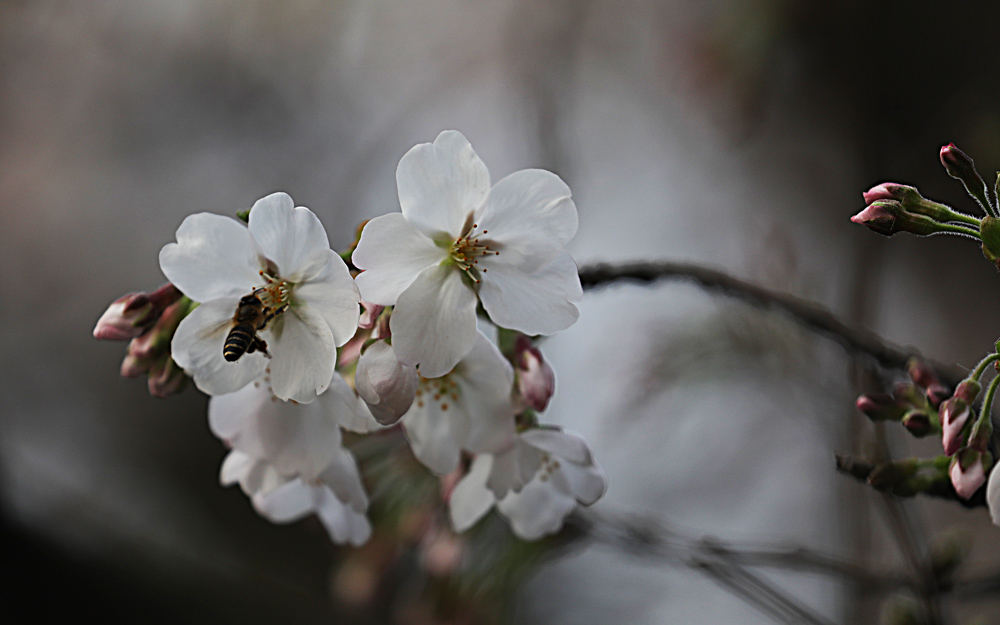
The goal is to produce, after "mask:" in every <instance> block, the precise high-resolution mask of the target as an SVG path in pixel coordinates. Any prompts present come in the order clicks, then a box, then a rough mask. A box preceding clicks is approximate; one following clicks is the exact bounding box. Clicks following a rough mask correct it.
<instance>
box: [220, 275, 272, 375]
mask: <svg viewBox="0 0 1000 625" xmlns="http://www.w3.org/2000/svg"><path fill="white" fill-rule="evenodd" d="M263 290H264V289H257V290H256V291H254V292H253V293H251V294H250V295H245V296H243V297H242V298H240V303H239V305H237V306H236V314H235V315H233V320H232V323H233V327H232V329H230V330H229V334H228V335H227V336H226V342H225V343H224V344H223V346H222V356H223V357H224V358H225V359H226V360H228V361H229V362H236V361H237V360H239V359H240V357H241V356H242V355H243V354H252V353H254V352H257V351H259V352H261V353H262V354H264V355H265V356H267V357H268V358H270V357H271V354H269V353H267V343H266V342H265V341H264V339H262V338H260V336H258V334H257V332H259V331H261V330H263V329H264V327H265V326H267V322H268V321H270V320H271V319H273V318H274V316H275V315H277V314H280V313H282V312H284V310H285V309H286V308H288V305H287V304H286V305H285V306H282V307H281V308H278V309H277V310H274V309H271V308H268V307H267V306H265V305H264V302H263V301H261V299H260V297H258V296H257V294H258V293H260V292H261V291H263Z"/></svg>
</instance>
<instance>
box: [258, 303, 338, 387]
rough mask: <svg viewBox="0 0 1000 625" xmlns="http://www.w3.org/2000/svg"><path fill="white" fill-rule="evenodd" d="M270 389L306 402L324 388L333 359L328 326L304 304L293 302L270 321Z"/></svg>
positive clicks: (335, 356)
mask: <svg viewBox="0 0 1000 625" xmlns="http://www.w3.org/2000/svg"><path fill="white" fill-rule="evenodd" d="M271 333H272V335H273V337H274V340H273V343H272V344H271V345H270V350H271V353H272V354H273V358H272V359H271V361H270V362H271V366H270V368H271V390H272V391H273V392H274V394H275V395H277V396H278V398H279V399H286V400H287V399H292V400H294V401H297V402H299V403H302V404H308V403H310V402H312V401H313V400H314V399H316V395H317V394H319V393H322V392H323V391H325V390H326V387H327V386H328V385H329V384H330V378H331V377H332V375H333V367H334V364H335V363H336V361H337V348H336V347H335V346H334V342H333V334H332V333H331V332H330V326H328V325H327V324H326V321H324V320H323V318H322V317H320V316H319V315H318V314H316V313H314V312H312V310H311V309H310V308H309V307H308V306H293V307H291V308H289V309H288V310H287V311H285V312H284V313H282V314H281V315H279V316H278V317H277V318H275V320H274V321H273V322H272V323H271Z"/></svg>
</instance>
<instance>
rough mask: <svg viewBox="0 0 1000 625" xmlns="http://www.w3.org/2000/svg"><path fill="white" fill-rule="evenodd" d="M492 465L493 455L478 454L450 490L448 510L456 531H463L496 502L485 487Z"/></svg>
mask: <svg viewBox="0 0 1000 625" xmlns="http://www.w3.org/2000/svg"><path fill="white" fill-rule="evenodd" d="M492 467H493V456H491V455H489V454H480V455H478V456H476V458H475V460H473V461H472V466H470V467H469V472H468V473H466V474H465V477H463V478H462V479H461V480H460V481H459V482H458V484H457V485H456V486H455V489H454V490H453V491H452V492H451V499H450V500H449V502H448V511H449V514H450V516H451V525H452V527H454V528H455V531H456V532H464V531H465V530H467V529H469V528H470V527H472V526H473V525H475V524H476V521H478V520H479V519H481V518H482V517H483V515H484V514H486V513H487V512H489V511H490V508H492V507H493V504H494V503H495V502H496V501H495V500H494V498H493V493H492V492H490V490H489V489H488V488H486V479H487V478H488V477H489V475H490V470H491V469H492Z"/></svg>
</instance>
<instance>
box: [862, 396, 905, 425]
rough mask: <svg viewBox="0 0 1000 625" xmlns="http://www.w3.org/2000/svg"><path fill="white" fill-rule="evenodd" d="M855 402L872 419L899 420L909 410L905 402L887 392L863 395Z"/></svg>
mask: <svg viewBox="0 0 1000 625" xmlns="http://www.w3.org/2000/svg"><path fill="white" fill-rule="evenodd" d="M855 404H856V405H857V407H858V410H860V411H861V412H863V413H864V414H865V415H866V416H867V417H868V418H869V419H871V420H872V421H898V420H899V419H901V418H903V415H904V414H906V410H907V406H906V405H905V404H903V403H901V402H899V401H897V400H896V399H895V398H894V397H892V396H891V395H887V394H885V393H872V394H870V395H862V396H861V397H858V400H857V402H855Z"/></svg>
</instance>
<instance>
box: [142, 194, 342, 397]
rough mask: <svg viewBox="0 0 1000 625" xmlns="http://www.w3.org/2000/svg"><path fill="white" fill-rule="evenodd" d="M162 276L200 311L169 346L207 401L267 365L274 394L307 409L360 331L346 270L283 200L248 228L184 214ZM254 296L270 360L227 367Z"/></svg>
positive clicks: (252, 358)
mask: <svg viewBox="0 0 1000 625" xmlns="http://www.w3.org/2000/svg"><path fill="white" fill-rule="evenodd" d="M160 268H161V269H162V270H163V273H164V274H166V276H167V277H168V278H169V279H170V281H171V282H172V283H173V284H175V285H176V286H177V288H179V289H180V290H181V292H183V293H184V294H185V295H187V296H188V297H189V298H191V299H192V300H194V301H196V302H200V303H201V305H200V306H198V307H197V308H196V309H195V310H194V311H192V312H191V314H190V315H188V316H187V317H186V318H185V319H184V321H182V322H181V324H180V326H179V327H178V328H177V333H176V334H175V335H174V339H173V342H172V344H171V348H172V352H173V357H174V360H176V361H177V363H178V364H179V365H180V366H181V367H183V368H184V370H185V371H187V372H188V373H189V374H190V375H191V376H192V377H193V378H194V381H195V384H196V385H197V386H198V388H200V389H201V390H202V391H204V392H205V393H208V394H209V395H221V394H225V393H232V392H233V391H236V390H238V389H240V388H242V387H244V386H246V385H247V384H248V383H250V382H251V381H252V380H254V379H256V378H258V377H260V376H261V374H263V372H264V369H265V368H267V367H270V370H271V387H272V388H273V390H274V394H275V395H277V396H278V397H279V398H280V399H286V400H287V399H293V400H295V401H298V402H301V403H308V402H311V401H312V400H313V399H314V398H315V397H316V394H317V393H321V392H323V390H324V389H325V388H326V385H327V383H328V382H329V380H330V379H331V374H332V372H333V367H334V363H335V361H336V348H337V347H339V346H340V345H343V344H344V343H346V342H347V341H348V340H349V339H350V338H351V336H353V335H354V332H355V330H356V329H357V323H358V316H359V315H360V304H359V302H360V298H359V295H358V291H357V287H355V285H354V281H353V280H352V279H351V276H350V273H349V272H348V270H347V266H346V265H345V264H344V261H343V260H342V259H341V258H340V256H338V255H337V254H336V253H334V252H333V251H332V250H331V249H330V245H329V242H328V240H327V236H326V232H325V231H324V230H323V226H322V225H321V224H320V222H319V219H317V218H316V215H314V214H313V213H312V212H311V211H310V210H309V209H307V208H303V207H298V208H296V207H295V206H294V204H293V203H292V199H291V198H290V197H289V196H288V195H286V194H284V193H274V194H272V195H269V196H267V197H265V198H263V199H261V200H258V201H257V202H256V203H255V204H254V205H253V208H252V209H251V210H250V219H249V226H244V225H243V224H242V223H241V222H239V221H236V220H235V219H230V218H228V217H223V216H221V215H212V214H209V213H198V214H195V215H190V216H188V217H187V218H186V219H185V220H184V222H183V223H182V224H181V226H180V228H178V229H177V243H170V244H168V245H166V246H165V247H164V248H163V250H161V251H160ZM251 293H254V294H257V295H258V297H259V298H260V301H261V302H262V303H263V305H264V306H265V307H266V311H265V312H266V313H267V314H269V315H273V318H272V319H270V320H269V321H268V322H267V324H266V326H265V328H264V329H262V330H260V331H259V335H260V337H261V338H262V339H263V340H264V341H265V343H266V344H267V351H268V352H269V354H270V355H271V356H272V358H270V359H268V358H267V355H266V354H265V353H263V350H260V349H257V350H256V351H255V352H254V353H245V354H243V355H242V356H241V357H239V359H238V360H236V361H235V362H229V361H227V360H226V359H225V358H224V357H223V345H224V343H225V342H226V337H227V335H228V334H229V331H230V329H231V328H232V325H233V323H232V319H233V316H234V314H235V313H236V310H237V306H238V304H239V302H240V300H241V298H243V297H244V296H247V295H249V294H251Z"/></svg>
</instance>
